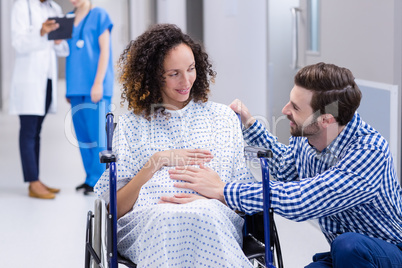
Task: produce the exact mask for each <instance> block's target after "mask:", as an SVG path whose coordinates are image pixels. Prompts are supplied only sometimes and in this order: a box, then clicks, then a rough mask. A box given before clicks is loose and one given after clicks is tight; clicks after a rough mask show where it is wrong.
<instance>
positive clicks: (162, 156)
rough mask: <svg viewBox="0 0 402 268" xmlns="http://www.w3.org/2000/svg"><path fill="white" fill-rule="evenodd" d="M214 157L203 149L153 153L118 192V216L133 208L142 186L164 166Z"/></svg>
mask: <svg viewBox="0 0 402 268" xmlns="http://www.w3.org/2000/svg"><path fill="white" fill-rule="evenodd" d="M212 158H213V156H212V154H211V152H210V151H208V150H202V149H178V150H167V151H161V152H157V153H155V154H153V155H152V156H151V158H150V159H149V160H148V162H147V163H146V164H145V165H144V166H143V167H142V168H141V170H140V171H139V172H138V173H137V175H135V176H134V177H133V178H132V179H131V180H130V182H129V183H127V184H126V185H125V186H124V187H122V188H121V189H120V190H119V191H118V192H117V218H118V219H119V218H120V217H122V216H124V215H125V214H126V213H127V212H128V211H130V210H131V209H132V207H133V206H134V204H135V202H136V201H137V199H138V196H139V193H140V190H141V187H142V186H143V185H144V184H145V183H146V182H147V181H148V180H149V179H151V178H152V176H153V175H154V174H155V172H157V171H158V170H159V169H161V168H162V167H164V166H186V165H201V164H203V163H206V162H209V161H211V160H212Z"/></svg>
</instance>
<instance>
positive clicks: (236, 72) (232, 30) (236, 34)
mask: <svg viewBox="0 0 402 268" xmlns="http://www.w3.org/2000/svg"><path fill="white" fill-rule="evenodd" d="M267 30H268V29H267V1H266V0H253V1H249V0H225V1H223V0H219V1H216V0H205V1H204V44H205V48H206V51H207V53H208V54H209V56H210V59H211V61H212V64H213V66H214V68H215V70H216V71H217V77H216V84H215V85H214V86H213V87H212V88H211V92H212V97H211V99H212V100H214V101H217V102H220V103H224V104H230V103H231V102H232V100H233V99H235V98H239V99H241V100H243V102H244V103H245V104H246V105H247V106H248V107H249V108H250V110H251V112H252V114H254V115H259V116H262V117H267V72H268V70H267Z"/></svg>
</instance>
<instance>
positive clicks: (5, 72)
mask: <svg viewBox="0 0 402 268" xmlns="http://www.w3.org/2000/svg"><path fill="white" fill-rule="evenodd" d="M12 4H13V1H1V2H0V5H1V14H0V19H1V27H2V29H1V30H0V34H1V41H2V43H1V45H0V49H1V51H0V53H1V57H0V64H1V72H2V74H1V79H2V80H1V81H0V83H1V90H2V92H1V94H2V100H3V107H2V111H8V102H7V100H8V96H9V92H10V86H11V76H12V73H13V69H14V49H13V48H12V46H11V29H10V27H11V26H10V23H11V16H10V13H11V6H12Z"/></svg>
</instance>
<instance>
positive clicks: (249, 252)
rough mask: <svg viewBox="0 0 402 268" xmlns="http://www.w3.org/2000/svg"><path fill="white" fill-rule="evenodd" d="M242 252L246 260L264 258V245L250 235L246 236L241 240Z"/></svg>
mask: <svg viewBox="0 0 402 268" xmlns="http://www.w3.org/2000/svg"><path fill="white" fill-rule="evenodd" d="M243 252H244V254H245V255H246V257H247V258H248V259H254V258H258V257H261V256H265V245H264V244H263V243H262V242H260V241H258V240H257V239H256V238H255V237H254V236H252V235H251V234H248V235H247V236H246V237H244V238H243Z"/></svg>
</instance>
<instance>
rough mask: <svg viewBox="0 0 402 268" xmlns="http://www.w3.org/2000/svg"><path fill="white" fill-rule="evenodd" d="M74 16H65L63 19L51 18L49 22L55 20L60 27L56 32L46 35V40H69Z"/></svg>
mask: <svg viewBox="0 0 402 268" xmlns="http://www.w3.org/2000/svg"><path fill="white" fill-rule="evenodd" d="M74 18H75V15H74V14H67V15H66V16H64V17H51V18H48V19H49V20H55V21H56V22H57V23H58V24H59V25H60V26H59V28H57V29H56V30H54V31H52V32H50V33H48V35H47V39H49V40H60V39H70V38H71V37H72V34H73V26H74Z"/></svg>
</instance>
